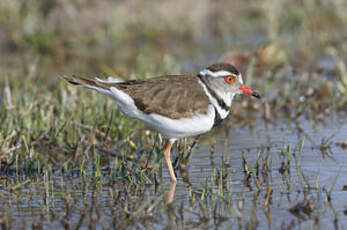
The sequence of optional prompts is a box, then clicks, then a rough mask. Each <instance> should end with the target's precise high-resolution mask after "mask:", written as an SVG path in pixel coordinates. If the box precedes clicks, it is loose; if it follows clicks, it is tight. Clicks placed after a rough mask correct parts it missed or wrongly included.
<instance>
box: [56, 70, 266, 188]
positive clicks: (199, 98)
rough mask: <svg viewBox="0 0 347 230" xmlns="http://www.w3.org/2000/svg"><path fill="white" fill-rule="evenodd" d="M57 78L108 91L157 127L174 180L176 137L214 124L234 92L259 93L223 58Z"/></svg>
mask: <svg viewBox="0 0 347 230" xmlns="http://www.w3.org/2000/svg"><path fill="white" fill-rule="evenodd" d="M63 78H64V79H65V80H66V81H67V82H69V83H71V84H73V85H77V86H82V87H84V88H89V89H93V90H96V91H98V92H100V93H102V94H104V95H106V96H109V97H110V98H111V99H113V100H114V101H115V102H116V103H117V105H118V108H119V110H121V111H122V113H124V114H125V115H126V116H128V117H130V118H135V119H138V120H140V121H142V122H144V123H145V124H146V125H147V126H149V127H150V128H152V129H154V130H156V131H157V132H158V133H160V134H161V135H162V137H163V145H162V151H163V155H164V158H165V161H166V165H167V168H168V170H169V174H170V178H171V182H174V183H176V181H177V179H176V176H175V172H174V169H173V166H172V163H171V158H170V152H171V148H172V146H173V144H174V143H175V141H176V140H178V139H181V138H184V137H189V136H197V135H200V134H203V133H206V132H208V131H210V130H211V129H212V128H213V127H214V126H216V125H219V124H220V123H221V122H222V121H223V120H224V119H225V118H226V117H227V116H228V114H229V113H230V107H231V104H232V101H233V98H234V97H235V95H237V94H247V95H251V96H253V97H255V98H258V99H260V98H261V96H260V95H259V93H257V92H256V91H254V90H253V89H251V88H250V87H248V86H247V85H245V84H244V82H243V79H242V74H241V73H240V72H239V71H238V70H237V69H236V67H235V66H233V65H231V64H228V63H215V64H212V65H210V66H208V67H206V68H204V69H202V70H201V71H200V72H198V73H197V74H196V75H194V74H193V75H186V74H181V75H164V76H158V77H153V78H148V79H143V80H128V81H120V80H119V79H116V78H109V79H108V80H101V79H99V78H96V79H87V78H84V77H79V76H75V75H72V76H71V77H67V76H64V77H63Z"/></svg>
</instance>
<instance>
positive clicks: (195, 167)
mask: <svg viewBox="0 0 347 230" xmlns="http://www.w3.org/2000/svg"><path fill="white" fill-rule="evenodd" d="M276 123H277V125H266V124H265V123H264V122H263V121H261V120H259V121H258V122H257V124H256V127H255V128H254V129H253V130H249V129H248V128H244V129H229V130H227V131H226V132H221V133H219V134H216V135H215V138H216V143H217V144H216V146H217V147H216V150H215V153H214V157H213V159H214V164H215V165H216V167H217V168H218V166H219V168H222V165H223V162H228V163H229V164H230V165H231V166H232V167H231V168H230V169H228V171H229V173H231V174H232V176H231V178H230V179H231V181H232V182H231V184H232V186H233V189H232V191H233V193H234V194H233V197H234V200H233V201H232V202H231V203H234V204H235V203H236V206H237V205H241V206H242V208H241V209H242V211H243V214H244V216H243V217H244V218H245V219H246V220H250V219H251V213H252V209H254V210H255V214H256V215H255V216H256V217H257V218H256V219H257V220H258V227H260V228H268V227H270V228H272V229H279V228H281V227H285V229H286V228H287V227H295V228H302V229H307V228H311V227H312V226H320V227H321V228H322V229H334V228H335V227H339V228H341V227H343V228H346V227H347V215H346V214H345V213H344V211H345V210H346V209H347V191H343V186H344V185H346V184H347V176H346V175H347V151H344V150H343V149H342V148H341V146H339V145H337V144H336V143H338V142H341V141H343V140H347V123H346V120H345V121H342V120H341V119H340V120H339V118H335V119H332V120H327V121H326V122H325V124H324V125H323V124H320V125H314V124H312V123H311V122H309V121H305V120H302V121H300V122H299V125H298V124H295V123H291V122H287V121H277V122H276ZM226 139H227V144H226ZM303 139H304V145H303V151H302V154H301V161H300V166H299V167H298V168H299V172H300V173H299V175H298V173H297V167H296V164H295V160H294V159H292V160H291V164H290V168H289V173H288V174H286V175H282V174H281V173H280V171H279V168H280V167H281V159H282V158H280V156H279V150H280V149H283V148H284V149H287V147H288V145H290V146H291V149H292V151H291V156H292V152H293V149H294V147H295V146H296V145H297V143H298V142H300V140H303ZM323 140H329V141H330V143H331V144H330V145H329V148H327V149H325V151H324V150H323V149H321V148H320V146H321V143H322V141H323ZM225 146H227V147H225ZM264 149H265V150H264ZM242 152H244V153H245V154H246V160H247V165H248V167H249V170H250V171H252V170H253V171H254V167H253V169H252V166H254V165H256V161H257V158H258V153H260V154H261V156H263V157H265V156H266V155H267V154H268V155H269V159H268V161H269V162H270V163H269V165H270V169H269V174H268V176H269V186H270V187H271V188H272V189H273V194H272V199H271V205H270V206H269V209H268V211H267V210H265V208H264V205H262V204H263V203H264V194H265V190H266V186H262V189H263V193H262V194H261V195H259V194H258V190H257V188H256V186H254V183H250V184H251V186H247V185H245V174H244V169H243V166H242V162H243V160H242ZM223 155H224V156H223ZM223 157H224V159H223ZM297 157H298V158H299V157H300V156H297ZM211 159H212V158H211V155H210V151H209V149H207V148H203V147H201V146H200V148H197V149H196V150H195V151H194V155H193V156H192V159H191V161H190V166H189V169H188V171H189V178H190V182H191V183H192V187H193V188H194V189H196V190H199V188H200V189H201V186H202V185H204V184H205V183H206V177H209V176H210V173H211V168H212V167H211ZM302 175H304V177H305V179H303V177H302ZM305 180H306V181H307V182H305ZM286 181H288V182H286ZM307 183H308V184H309V185H310V186H311V187H312V189H311V190H310V191H306V194H305V192H303V191H305V190H307V188H308V185H307ZM288 184H289V187H288ZM334 184H335V185H334ZM183 187H184V185H182V184H181V185H179V186H178V189H177V190H176V197H177V199H178V200H182V201H184V200H185V199H186V194H185V192H186V190H185V189H184V188H183ZM332 188H333V190H332V193H331V205H330V204H328V203H327V202H326V198H327V195H326V191H325V190H328V191H329V190H330V189H332ZM235 194H239V195H235ZM305 196H307V198H308V199H311V200H312V203H313V211H312V212H311V213H310V215H306V214H305V213H304V212H303V211H302V210H300V211H299V212H297V213H291V212H290V211H289V209H290V208H292V207H294V206H295V205H297V204H299V203H300V202H303V201H304V200H305ZM178 200H176V202H178ZM238 201H239V203H238ZM254 202H255V203H257V205H254ZM224 206H225V203H224V204H221V205H220V207H224ZM295 214H296V215H295ZM336 217H337V219H336ZM231 219H232V218H231ZM231 219H229V220H230V221H225V222H224V223H223V224H222V226H220V227H222V228H225V229H229V227H231V226H233V225H234V224H235V222H233V221H231ZM314 219H316V223H315V220H314ZM336 220H337V221H336ZM210 224H211V223H210ZM210 226H213V224H212V225H210Z"/></svg>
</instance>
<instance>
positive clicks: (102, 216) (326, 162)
mask: <svg viewBox="0 0 347 230" xmlns="http://www.w3.org/2000/svg"><path fill="white" fill-rule="evenodd" d="M276 123H277V124H268V125H266V124H265V123H264V122H263V121H262V120H258V121H257V122H256V125H255V127H254V128H253V129H252V130H251V129H249V128H248V127H245V128H231V129H226V128H225V129H223V128H222V129H218V131H215V133H213V134H212V135H209V136H205V137H204V136H203V137H202V138H201V140H200V142H199V144H198V146H197V147H196V148H195V149H194V151H193V154H192V156H191V158H190V162H189V166H188V167H187V169H186V176H185V179H184V180H183V179H182V176H181V175H180V173H179V172H178V183H177V186H176V190H175V194H174V198H173V202H172V203H171V204H170V206H166V205H165V204H164V201H165V197H166V195H167V189H168V188H169V184H170V183H169V175H168V172H167V170H166V168H165V167H163V180H162V181H161V183H160V184H159V186H158V187H157V188H156V187H155V186H154V185H149V186H147V188H146V191H145V193H143V194H142V195H143V197H142V201H141V202H139V204H136V205H137V206H138V208H140V207H141V205H144V204H145V203H146V201H147V200H152V201H151V203H150V204H154V203H155V201H156V200H157V199H162V200H159V202H160V204H159V205H156V206H153V207H152V211H151V212H148V213H150V216H151V218H153V221H152V219H150V220H147V222H146V224H144V223H142V222H141V221H139V222H138V223H136V222H135V223H134V222H132V224H131V225H130V226H133V227H134V228H136V227H138V228H140V229H146V228H155V229H164V228H166V227H168V226H169V227H170V226H171V227H174V229H175V228H176V227H177V226H178V228H182V229H184V228H185V229H191V228H196V229H211V228H219V229H235V228H236V229H238V228H246V227H247V226H253V227H255V226H256V227H258V228H260V229H263V228H265V229H267V228H271V229H279V228H284V229H287V228H289V227H293V228H294V229H307V228H311V227H314V226H319V227H320V228H321V229H333V228H335V227H338V228H339V229H343V228H346V227H347V216H346V215H345V214H344V212H345V210H346V209H347V191H343V189H342V188H343V186H344V185H346V184H347V177H346V175H347V167H346V166H347V152H346V151H344V150H343V149H342V148H341V147H340V146H338V145H336V143H337V142H339V141H343V140H347V123H346V121H341V119H339V118H334V119H330V120H327V121H326V122H325V124H319V125H314V124H312V123H311V122H309V121H305V120H302V121H300V122H299V124H300V128H298V125H296V124H294V123H292V122H288V121H286V120H283V121H281V120H278V121H277V122H276ZM326 138H330V139H329V140H330V141H331V144H330V145H329V148H328V149H327V151H326V153H323V152H322V150H321V149H320V145H321V141H322V140H323V139H326ZM302 139H304V147H303V151H302V154H301V155H300V154H298V153H297V157H298V158H299V155H300V156H301V160H300V166H299V167H298V168H297V166H296V164H295V160H294V159H293V158H292V159H291V161H290V167H289V171H287V172H286V173H285V174H281V173H280V171H279V168H280V167H281V158H280V157H279V154H278V153H279V150H280V149H282V148H284V149H286V148H287V146H288V145H290V146H291V149H292V150H293V149H294V147H295V145H297V143H298V142H300V140H302ZM211 142H212V143H215V150H214V154H213V155H212V156H211V151H210V150H211V145H210V144H208V143H211ZM242 153H245V159H246V161H247V166H248V168H249V170H250V171H251V172H252V173H253V174H254V173H255V165H256V161H257V158H258V154H260V157H261V158H263V157H265V156H266V155H268V166H269V168H268V170H267V176H268V180H267V183H262V182H263V181H264V178H263V175H262V173H260V175H259V181H260V183H261V185H260V187H259V188H260V189H259V188H257V186H256V184H255V182H254V177H251V179H250V180H249V183H246V182H247V180H246V179H245V173H244V169H243V166H242V165H243V159H242ZM291 153H292V151H291ZM290 155H291V156H292V154H290ZM261 162H262V160H260V163H261ZM261 169H262V166H261V167H260V170H261ZM297 169H298V170H297ZM216 170H225V171H226V172H227V173H228V177H227V179H226V181H227V186H228V189H229V190H228V191H229V192H230V194H229V195H221V194H220V193H221V191H222V190H219V189H218V185H217V184H215V183H213V182H211V180H212V181H213V180H214V179H211V178H212V176H213V174H214V173H215V171H216ZM298 171H299V174H298ZM92 173H95V172H91V174H92ZM109 174H110V172H109V171H107V170H104V171H103V175H104V176H102V180H100V181H98V182H96V181H95V180H94V179H93V178H92V177H91V178H88V177H86V178H84V177H82V176H80V175H78V173H77V172H76V174H72V175H70V176H66V175H64V176H62V174H61V172H55V173H54V174H52V175H50V176H47V175H46V174H44V175H39V176H38V177H37V179H33V178H30V180H31V181H30V182H29V183H27V184H25V185H22V186H19V188H18V189H13V190H11V189H9V187H8V186H7V187H0V217H1V216H4V217H6V219H7V221H8V223H10V226H11V227H12V228H18V227H26V228H30V227H31V226H33V225H37V226H40V225H42V226H43V227H46V228H47V227H52V228H61V227H63V226H64V225H65V227H67V228H75V227H77V226H79V224H80V225H81V226H82V227H84V228H88V227H93V226H92V225H93V224H94V227H96V228H97V229H100V228H102V226H103V227H105V228H109V227H110V226H114V225H112V223H113V222H114V221H115V220H117V221H127V220H126V219H123V220H122V219H116V218H114V217H113V215H114V214H115V213H117V211H118V212H123V211H124V210H118V209H114V208H113V206H114V205H117V204H115V203H114V202H113V201H112V196H116V195H115V194H117V193H118V192H119V191H122V190H124V187H126V184H122V183H118V184H117V183H114V182H115V179H114V178H113V177H110V176H109ZM302 175H304V177H305V179H303V176H302ZM83 178H84V179H83ZM335 179H336V183H335V186H334V187H333V190H332V193H331V202H330V203H329V202H327V201H326V199H327V194H326V191H325V190H327V191H329V190H330V189H331V188H332V186H333V184H334V181H335ZM25 181H26V178H23V180H22V182H25ZM45 181H48V183H45ZM9 185H11V186H14V185H13V184H11V180H10V182H9ZM207 187H209V188H210V190H208V189H207V190H206V188H207ZM268 187H271V188H272V189H273V192H272V196H271V197H270V200H269V205H268V206H267V207H265V206H264V202H265V194H266V189H267V188H268ZM310 187H311V188H310ZM211 188H212V190H211ZM204 191H208V193H206V195H205V197H204V198H203V199H202V203H203V204H204V205H205V207H204V208H202V205H201V203H200V204H199V202H198V201H197V199H199V198H201V194H203V192H204ZM211 191H214V192H211ZM224 192H226V191H225V190H224ZM112 194H113V195H112ZM192 194H196V199H195V200H193V198H192ZM305 197H306V199H307V200H311V201H310V202H312V210H311V212H306V213H305V209H304V208H302V209H299V211H297V212H296V213H295V212H294V213H292V212H290V211H289V209H290V208H293V207H294V206H295V205H297V204H300V203H302V202H304V201H305ZM131 199H134V197H132V198H131ZM123 201H124V200H122V199H121V200H118V201H117V202H123ZM168 207H170V208H169V209H168ZM135 209H136V208H135ZM148 209H149V208H148V206H146V208H145V210H148ZM168 210H171V211H170V212H169V211H168ZM148 213H147V214H148ZM151 213H152V214H151ZM170 213H171V214H170ZM172 213H173V214H172ZM180 213H183V217H182V216H181V217H180V215H181V214H180ZM203 215H206V216H207V218H205V219H204V218H201V217H202V216H203ZM148 218H149V217H148ZM247 223H248V225H247ZM252 223H253V225H252ZM113 224H114V223H113ZM133 227H131V228H133Z"/></svg>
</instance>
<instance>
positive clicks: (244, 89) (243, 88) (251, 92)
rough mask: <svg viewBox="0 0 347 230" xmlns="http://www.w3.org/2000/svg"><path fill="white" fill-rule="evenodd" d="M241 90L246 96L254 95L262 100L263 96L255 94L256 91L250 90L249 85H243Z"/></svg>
mask: <svg viewBox="0 0 347 230" xmlns="http://www.w3.org/2000/svg"><path fill="white" fill-rule="evenodd" d="M240 90H241V92H242V93H244V94H248V95H252V96H253V97H256V98H258V99H260V98H261V96H260V95H259V93H257V92H255V91H254V90H252V89H251V88H249V87H248V86H247V85H241V86H240Z"/></svg>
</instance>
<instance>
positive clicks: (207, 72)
mask: <svg viewBox="0 0 347 230" xmlns="http://www.w3.org/2000/svg"><path fill="white" fill-rule="evenodd" d="M199 74H200V75H203V76H205V75H209V76H212V77H224V76H228V75H234V76H236V75H235V74H232V73H230V72H228V71H225V70H220V71H218V72H212V71H211V70H209V69H203V70H201V71H200V72H199Z"/></svg>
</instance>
